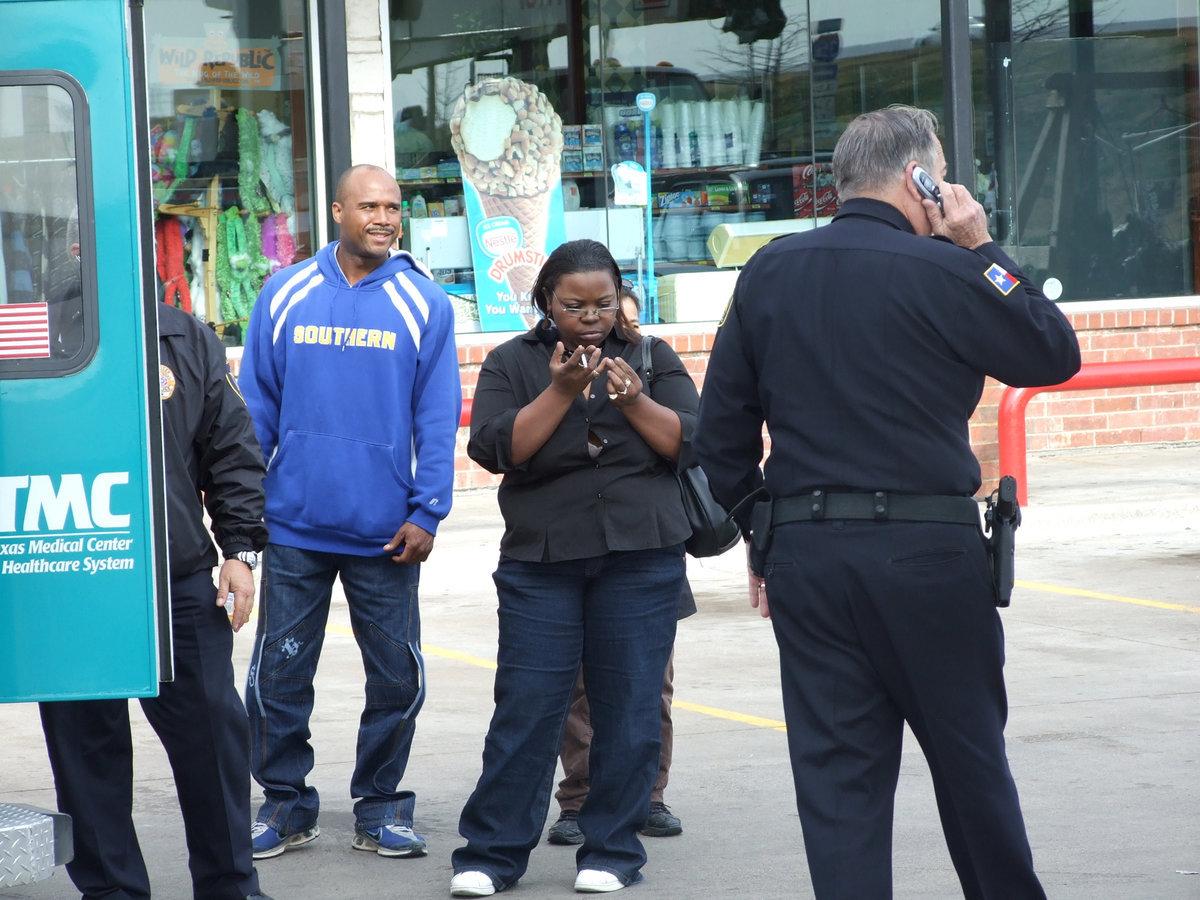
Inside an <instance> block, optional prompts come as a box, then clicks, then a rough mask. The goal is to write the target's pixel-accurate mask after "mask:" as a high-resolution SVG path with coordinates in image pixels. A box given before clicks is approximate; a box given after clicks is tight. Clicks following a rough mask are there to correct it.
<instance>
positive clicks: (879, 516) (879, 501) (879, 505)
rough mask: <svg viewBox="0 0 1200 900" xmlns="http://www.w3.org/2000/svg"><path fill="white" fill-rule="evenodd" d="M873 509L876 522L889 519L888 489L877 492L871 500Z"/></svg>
mask: <svg viewBox="0 0 1200 900" xmlns="http://www.w3.org/2000/svg"><path fill="white" fill-rule="evenodd" d="M871 511H872V512H873V513H874V514H875V521H876V522H886V521H887V520H888V495H887V491H876V492H875V496H874V497H873V498H872V500H871Z"/></svg>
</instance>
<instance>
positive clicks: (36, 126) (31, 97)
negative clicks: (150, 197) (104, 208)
mask: <svg viewBox="0 0 1200 900" xmlns="http://www.w3.org/2000/svg"><path fill="white" fill-rule="evenodd" d="M86 102H87V101H86V98H85V97H84V95H83V91H82V89H80V87H79V85H78V84H77V83H76V82H75V81H74V80H73V79H71V78H70V77H69V76H67V75H65V74H64V73H62V72H52V71H41V72H22V73H16V72H12V73H4V72H0V375H2V376H4V377H28V376H47V375H61V374H67V373H69V372H74V371H78V370H79V369H80V368H82V367H83V366H84V365H86V363H87V361H88V360H89V359H90V358H91V356H92V354H93V353H94V352H95V347H96V338H97V335H96V287H95V281H96V280H95V274H94V273H95V265H94V262H93V259H92V254H90V253H88V252H87V249H86V248H88V247H90V246H92V243H91V241H92V230H91V227H90V215H88V214H86V213H87V211H86V210H85V214H84V215H83V216H82V217H81V215H80V198H81V196H83V195H82V194H81V192H80V181H81V180H83V181H84V182H85V183H88V182H86V179H87V178H88V177H89V176H90V171H91V169H90V162H89V160H88V158H87V157H86V155H81V154H86V146H87V142H86V140H80V138H86V135H87V130H86V124H85V123H86V121H87V107H86ZM81 224H82V226H83V227H82V228H81Z"/></svg>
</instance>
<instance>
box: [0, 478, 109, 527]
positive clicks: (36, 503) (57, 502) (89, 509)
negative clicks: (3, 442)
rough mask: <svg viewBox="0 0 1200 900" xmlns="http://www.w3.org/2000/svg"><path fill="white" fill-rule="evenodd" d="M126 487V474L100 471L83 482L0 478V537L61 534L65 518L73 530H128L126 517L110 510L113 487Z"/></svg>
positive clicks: (81, 479) (64, 479) (68, 479)
mask: <svg viewBox="0 0 1200 900" xmlns="http://www.w3.org/2000/svg"><path fill="white" fill-rule="evenodd" d="M119 484H129V473H128V472H101V473H100V474H99V475H97V476H96V477H95V478H93V479H92V483H91V484H90V485H87V484H85V483H84V479H83V476H82V475H80V474H77V473H71V474H66V475H63V476H62V477H61V479H60V480H59V483H58V487H57V488H55V486H54V481H53V479H52V477H51V476H49V475H0V534H15V533H18V532H40V531H63V530H65V529H66V528H67V522H68V519H69V520H70V522H71V528H72V530H74V531H86V530H90V529H92V528H103V529H113V528H128V527H129V521H130V517H129V515H128V514H126V513H119V512H114V511H113V504H112V499H113V498H112V493H113V488H114V487H115V486H117V485H119Z"/></svg>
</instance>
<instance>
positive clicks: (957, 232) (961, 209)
mask: <svg viewBox="0 0 1200 900" xmlns="http://www.w3.org/2000/svg"><path fill="white" fill-rule="evenodd" d="M912 179H913V184H915V185H916V187H917V191H918V193H920V194H921V196H922V197H923V198H924V199H923V201H922V205H923V206H924V207H925V215H926V216H927V217H928V218H929V227H930V230H931V231H932V232H933V233H934V234H937V235H941V236H942V237H946V238H949V239H950V240H952V241H954V243H956V244H958V245H959V246H960V247H966V248H967V249H969V250H974V249H975V248H976V247H979V246H980V245H982V244H986V243H988V241H990V240H991V239H992V236H991V235H990V234H989V233H988V229H987V212H986V211H985V210H984V208H983V205H982V204H981V203H980V202H979V201H978V200H976V199H975V198H974V197H973V196H971V192H970V191H969V190H967V189H966V188H965V187H963V186H962V185H961V184H952V183H950V182H949V181H943V182H940V183H939V182H937V181H935V180H934V178H933V176H931V175H930V174H929V173H928V172H926V171H925V170H924V169H922V168H921V167H920V166H914V167H913V171H912Z"/></svg>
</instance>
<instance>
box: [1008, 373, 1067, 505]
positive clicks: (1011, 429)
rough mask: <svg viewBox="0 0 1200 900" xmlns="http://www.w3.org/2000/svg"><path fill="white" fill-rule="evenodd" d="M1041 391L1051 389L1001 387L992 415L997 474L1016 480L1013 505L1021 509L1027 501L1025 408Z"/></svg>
mask: <svg viewBox="0 0 1200 900" xmlns="http://www.w3.org/2000/svg"><path fill="white" fill-rule="evenodd" d="M1044 390H1053V388H1040V387H1021V388H1014V387H1009V388H1005V389H1004V393H1002V394H1001V395H1000V407H999V410H998V411H997V413H996V424H997V426H998V428H999V431H1000V474H1001V475H1002V476H1003V475H1011V476H1012V477H1013V478H1015V479H1017V502H1018V503H1020V504H1021V505H1022V506H1024V505H1025V501H1026V499H1027V498H1028V491H1027V490H1026V489H1025V480H1026V466H1025V407H1027V406H1028V405H1029V401H1030V400H1032V399H1033V398H1034V395H1036V394H1039V393H1041V392H1042V391H1044Z"/></svg>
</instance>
